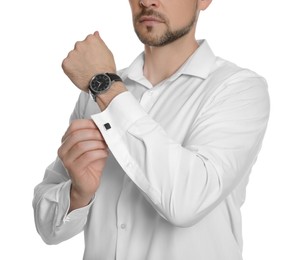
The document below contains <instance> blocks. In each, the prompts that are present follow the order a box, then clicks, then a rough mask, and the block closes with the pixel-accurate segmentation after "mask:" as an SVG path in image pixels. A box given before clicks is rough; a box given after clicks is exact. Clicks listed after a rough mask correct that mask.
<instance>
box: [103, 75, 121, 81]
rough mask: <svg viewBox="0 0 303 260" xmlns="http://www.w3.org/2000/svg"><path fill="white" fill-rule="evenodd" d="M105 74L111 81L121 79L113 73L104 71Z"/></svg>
mask: <svg viewBox="0 0 303 260" xmlns="http://www.w3.org/2000/svg"><path fill="white" fill-rule="evenodd" d="M105 74H106V75H107V76H109V78H110V80H111V81H122V79H121V78H120V77H119V76H118V75H117V74H114V73H105Z"/></svg>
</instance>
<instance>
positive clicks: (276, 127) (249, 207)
mask: <svg viewBox="0 0 303 260" xmlns="http://www.w3.org/2000/svg"><path fill="white" fill-rule="evenodd" d="M163 1H165V0H163ZM299 2H300V1H291V0H290V1H282V0H276V1H274V0H264V1H251V0H231V1H226V0H214V1H213V3H212V5H211V6H210V8H209V9H208V10H207V11H205V12H203V13H201V16H200V20H199V25H198V30H197V38H206V39H207V40H208V42H209V44H210V45H211V47H212V49H213V51H214V52H215V54H216V55H218V56H220V57H223V58H225V59H228V60H231V61H233V62H235V63H237V64H238V65H239V66H242V67H248V68H250V69H252V70H254V71H256V72H258V73H259V74H261V75H263V76H264V77H265V78H266V79H267V81H268V84H269V92H270V97H271V117H270V121H269V126H268V131H267V133H266V136H265V140H264V143H263V149H262V151H261V153H260V156H259V159H258V161H257V163H256V165H255V167H254V169H253V172H252V175H251V178H250V183H249V186H248V189H247V200H246V203H245V204H244V206H243V208H242V212H243V236H244V259H245V260H256V259H258V260H263V259H264V260H268V259H292V260H295V259H303V252H302V246H303V239H302V233H303V228H302V227H303V225H302V220H303V210H302V207H303V203H302V199H303V189H302V186H303V184H302V182H303V177H302V175H303V171H302V161H303V158H302V155H303V153H302V147H303V142H302V139H303V138H302V134H303V125H302V119H303V116H302V113H303V105H302V104H303V101H302V98H303V96H302V88H303V84H302V58H303V55H302V46H303V41H302V38H301V36H302V24H303V21H302V18H300V16H301V13H302V8H300V6H299ZM4 3H5V4H4ZM301 17H302V16H301ZM300 20H301V21H300ZM300 24H301V25H300ZM0 28H1V31H0V32H1V33H0V37H1V39H0V89H1V93H0V109H1V119H0V120H1V121H0V122H1V123H0V124H1V127H0V131H1V132H0V138H1V139H0V151H1V157H0V158H1V159H0V160H1V161H0V166H1V168H0V169H1V170H0V174H1V187H0V198H1V206H0V209H1V214H0V223H1V230H0V236H1V242H0V247H1V250H0V258H1V259H31V260H34V259H39V260H41V259H74V260H77V259H82V253H83V248H84V247H83V235H82V234H80V235H78V236H76V237H75V238H73V239H71V240H69V241H66V242H64V243H62V244H60V245H57V246H47V245H45V244H44V243H43V242H42V240H41V239H40V237H39V236H38V234H37V233H36V230H35V226H34V221H33V210H32V205H31V202H32V197H33V189H34V186H35V185H36V184H38V183H39V182H40V181H41V180H42V177H43V174H44V169H45V168H46V166H47V165H48V164H49V163H51V161H52V160H53V159H54V158H55V156H56V151H57V148H58V146H59V144H60V138H61V136H62V134H63V133H64V131H65V129H66V127H67V125H68V118H69V115H70V113H71V111H72V109H73V107H74V104H75V102H76V99H77V97H78V94H79V91H78V90H77V89H76V87H74V86H73V85H72V84H71V83H70V81H69V80H68V79H67V77H66V76H65V75H64V73H63V71H62V69H61V61H62V60H63V58H65V56H66V55H67V53H68V52H69V51H70V50H71V49H72V48H73V46H74V43H75V42H76V41H78V40H83V39H84V38H85V37H86V35H87V34H89V33H93V32H94V31H95V30H99V31H100V34H101V36H102V37H103V39H104V40H105V42H106V43H107V45H108V46H109V47H110V48H111V50H112V52H113V53H114V55H115V57H116V64H117V67H118V68H119V69H121V68H123V67H125V66H127V65H128V64H129V63H130V62H131V61H132V60H133V59H134V58H135V57H136V56H137V55H138V54H139V53H140V52H141V51H142V50H143V48H142V45H141V43H140V42H139V41H138V40H137V38H136V36H135V34H134V33H133V28H132V22H131V14H130V9H129V6H128V1H126V0H118V1H105V0H99V1H96V0H86V1H79V0H65V1H38V0H27V1H21V0H11V1H2V2H1V4H0ZM4 255H5V257H4ZM142 260H143V259H142Z"/></svg>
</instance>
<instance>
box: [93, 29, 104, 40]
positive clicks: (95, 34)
mask: <svg viewBox="0 0 303 260" xmlns="http://www.w3.org/2000/svg"><path fill="white" fill-rule="evenodd" d="M94 36H96V37H97V38H98V39H100V40H101V41H102V39H101V36H100V34H99V32H98V31H95V32H94Z"/></svg>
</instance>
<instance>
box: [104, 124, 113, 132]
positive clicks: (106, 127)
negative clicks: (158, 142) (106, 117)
mask: <svg viewBox="0 0 303 260" xmlns="http://www.w3.org/2000/svg"><path fill="white" fill-rule="evenodd" d="M104 127H105V129H106V130H109V129H111V128H112V127H111V126H110V124H109V123H106V124H104Z"/></svg>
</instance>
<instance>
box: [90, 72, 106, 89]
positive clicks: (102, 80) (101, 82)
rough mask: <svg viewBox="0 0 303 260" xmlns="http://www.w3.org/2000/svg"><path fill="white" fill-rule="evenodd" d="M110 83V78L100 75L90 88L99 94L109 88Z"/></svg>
mask: <svg viewBox="0 0 303 260" xmlns="http://www.w3.org/2000/svg"><path fill="white" fill-rule="evenodd" d="M110 81H111V80H110V78H109V76H107V75H105V74H98V75H96V76H95V78H94V79H93V80H92V82H91V84H90V87H91V89H92V90H93V91H94V92H96V93H99V92H102V91H104V90H106V89H107V88H108V86H109V85H110Z"/></svg>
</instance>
